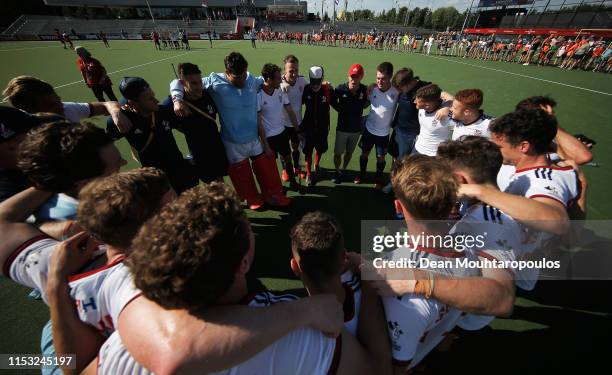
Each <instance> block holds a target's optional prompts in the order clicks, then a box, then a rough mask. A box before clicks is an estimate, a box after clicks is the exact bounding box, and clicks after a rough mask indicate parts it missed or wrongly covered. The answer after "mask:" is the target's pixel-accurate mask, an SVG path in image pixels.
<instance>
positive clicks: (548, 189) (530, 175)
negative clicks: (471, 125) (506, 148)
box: [497, 165, 580, 207]
mask: <svg viewBox="0 0 612 375" xmlns="http://www.w3.org/2000/svg"><path fill="white" fill-rule="evenodd" d="M513 169H514V170H513ZM497 185H498V186H499V188H500V190H502V191H503V192H505V193H510V194H515V195H521V196H524V197H527V198H549V199H553V200H556V201H557V202H559V203H561V204H562V205H564V206H565V207H569V206H571V205H572V204H573V203H574V201H575V200H576V199H577V198H578V197H579V196H580V183H579V180H578V173H576V171H575V170H574V169H573V168H572V167H571V166H567V167H556V166H549V165H546V166H541V167H531V168H524V169H516V168H514V167H512V166H503V167H502V168H501V169H500V172H499V173H498V175H497Z"/></svg>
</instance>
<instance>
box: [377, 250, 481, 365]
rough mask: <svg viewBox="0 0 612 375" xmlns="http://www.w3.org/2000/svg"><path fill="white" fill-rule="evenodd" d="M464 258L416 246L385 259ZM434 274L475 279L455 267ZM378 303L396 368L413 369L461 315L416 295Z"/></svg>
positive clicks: (393, 298) (442, 259)
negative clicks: (383, 312)
mask: <svg viewBox="0 0 612 375" xmlns="http://www.w3.org/2000/svg"><path fill="white" fill-rule="evenodd" d="M466 255H467V253H466V252H461V251H453V250H450V251H449V250H444V251H441V250H437V249H430V248H424V247H420V246H417V247H416V249H408V248H400V249H397V250H395V251H393V252H392V253H391V254H390V255H389V256H388V258H390V259H392V260H396V261H397V260H400V259H410V260H413V261H418V260H419V259H422V258H425V259H428V260H429V261H432V262H433V261H435V262H442V261H454V260H456V259H457V258H464V257H465V256H466ZM434 272H439V273H443V274H445V275H449V276H475V275H476V272H475V270H472V269H465V268H461V267H458V266H457V267H446V268H440V269H435V270H434ZM382 300H383V305H384V308H385V316H386V319H387V329H388V330H389V337H390V338H391V350H392V354H393V362H394V363H395V364H397V365H399V366H402V365H404V366H408V367H409V368H412V367H414V366H416V365H417V364H418V363H419V362H420V361H421V360H423V358H425V356H426V355H427V354H428V353H429V352H430V351H432V350H433V349H434V348H435V347H436V346H437V345H438V344H439V343H440V341H442V340H443V339H444V336H445V335H446V334H447V333H448V332H450V331H451V330H452V329H453V327H455V325H456V323H457V320H458V319H459V317H460V316H461V311H459V310H457V309H454V308H452V307H450V306H448V305H446V304H443V303H441V302H439V301H437V300H435V299H427V298H425V297H424V296H422V295H419V294H414V293H409V294H405V295H403V296H399V297H385V298H383V299H382Z"/></svg>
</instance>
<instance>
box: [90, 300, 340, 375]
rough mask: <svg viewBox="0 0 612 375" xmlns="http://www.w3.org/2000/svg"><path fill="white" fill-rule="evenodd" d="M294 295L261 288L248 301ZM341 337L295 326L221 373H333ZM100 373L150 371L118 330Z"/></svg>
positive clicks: (142, 374)
mask: <svg viewBox="0 0 612 375" xmlns="http://www.w3.org/2000/svg"><path fill="white" fill-rule="evenodd" d="M296 298H297V297H295V296H293V295H289V294H286V295H274V294H273V293H270V292H262V293H257V294H255V295H254V297H253V298H252V300H251V301H250V302H249V303H248V305H249V306H252V307H264V306H269V305H272V304H274V303H276V302H282V301H287V300H291V299H296ZM341 349H342V345H341V338H338V339H330V338H328V337H326V336H324V335H323V334H322V333H321V332H319V331H315V330H312V329H299V330H295V331H293V332H291V333H289V334H288V335H286V336H285V337H283V338H282V339H280V340H278V341H276V342H275V343H273V344H272V345H270V346H269V347H267V348H266V349H264V350H262V351H261V352H259V353H258V354H257V355H255V356H254V357H252V358H251V359H249V360H248V361H246V362H243V363H241V364H240V365H238V366H235V367H232V368H230V369H228V370H225V371H220V372H217V373H216V374H219V375H243V374H244V375H252V374H278V375H285V374H304V375H310V374H334V373H335V372H336V370H337V366H338V364H339V362H340V354H341ZM98 374H100V375H106V374H108V375H115V374H132V375H150V374H152V373H151V372H150V371H148V370H147V369H145V368H144V367H142V366H141V365H140V364H138V362H136V360H134V358H133V357H132V356H131V355H130V353H129V352H128V351H127V349H126V348H125V346H124V345H123V343H122V341H121V337H120V336H119V333H118V332H115V333H113V334H112V335H111V336H110V337H109V339H108V340H106V342H105V343H104V344H103V345H102V347H101V348H100V351H99V354H98Z"/></svg>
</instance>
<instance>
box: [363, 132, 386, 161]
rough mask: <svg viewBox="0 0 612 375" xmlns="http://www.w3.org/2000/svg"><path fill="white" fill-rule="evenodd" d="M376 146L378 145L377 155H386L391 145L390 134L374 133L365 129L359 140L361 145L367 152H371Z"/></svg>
mask: <svg viewBox="0 0 612 375" xmlns="http://www.w3.org/2000/svg"><path fill="white" fill-rule="evenodd" d="M374 146H376V156H385V155H386V154H387V148H388V147H389V136H388V135H386V136H378V135H374V134H372V133H370V132H369V131H368V129H365V130H364V131H363V134H362V135H361V139H360V140H359V147H361V149H362V150H363V151H365V152H370V150H372V148H373V147H374Z"/></svg>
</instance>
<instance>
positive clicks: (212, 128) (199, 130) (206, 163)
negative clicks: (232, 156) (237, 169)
mask: <svg viewBox="0 0 612 375" xmlns="http://www.w3.org/2000/svg"><path fill="white" fill-rule="evenodd" d="M181 130H182V132H183V134H184V135H185V140H186V141H187V147H188V148H189V152H190V153H191V155H192V157H193V161H194V163H195V170H196V172H197V174H198V177H199V178H200V180H202V182H206V183H209V182H212V181H215V180H217V179H218V178H221V177H223V176H227V168H228V165H229V163H228V161H227V156H226V153H225V146H224V145H223V141H221V136H220V135H219V131H218V130H217V127H216V125H212V124H210V123H203V124H201V126H193V124H189V125H186V126H185V127H183V128H182V129H181Z"/></svg>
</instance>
